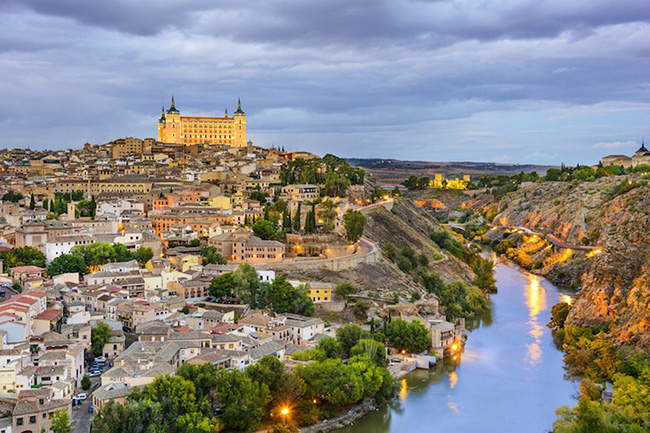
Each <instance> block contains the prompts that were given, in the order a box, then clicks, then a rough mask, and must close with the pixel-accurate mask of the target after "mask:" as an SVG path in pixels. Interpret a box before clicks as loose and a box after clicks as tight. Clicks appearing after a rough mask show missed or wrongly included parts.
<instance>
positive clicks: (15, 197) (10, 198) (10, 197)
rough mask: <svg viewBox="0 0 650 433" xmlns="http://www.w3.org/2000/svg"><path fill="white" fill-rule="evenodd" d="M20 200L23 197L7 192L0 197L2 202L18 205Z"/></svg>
mask: <svg viewBox="0 0 650 433" xmlns="http://www.w3.org/2000/svg"><path fill="white" fill-rule="evenodd" d="M22 199H23V195H22V194H21V193H19V192H15V191H8V192H6V193H5V194H4V195H3V196H2V201H3V202H7V201H10V202H12V203H18V202H19V201H20V200H22Z"/></svg>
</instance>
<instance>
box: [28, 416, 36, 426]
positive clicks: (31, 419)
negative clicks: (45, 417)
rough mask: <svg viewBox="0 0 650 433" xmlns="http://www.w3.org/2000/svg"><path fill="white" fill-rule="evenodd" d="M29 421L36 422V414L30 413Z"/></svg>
mask: <svg viewBox="0 0 650 433" xmlns="http://www.w3.org/2000/svg"><path fill="white" fill-rule="evenodd" d="M29 423H30V424H36V415H32V416H30V417H29Z"/></svg>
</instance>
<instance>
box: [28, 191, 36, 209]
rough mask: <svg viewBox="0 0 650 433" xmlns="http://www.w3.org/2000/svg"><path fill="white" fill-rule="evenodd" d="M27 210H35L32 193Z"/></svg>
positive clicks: (34, 200)
mask: <svg viewBox="0 0 650 433" xmlns="http://www.w3.org/2000/svg"><path fill="white" fill-rule="evenodd" d="M29 208H30V209H31V210H34V209H36V199H35V198H34V193H32V194H31V197H30V198H29Z"/></svg>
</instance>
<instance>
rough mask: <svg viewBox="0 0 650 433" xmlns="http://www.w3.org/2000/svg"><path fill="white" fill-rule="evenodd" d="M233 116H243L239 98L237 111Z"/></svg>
mask: <svg viewBox="0 0 650 433" xmlns="http://www.w3.org/2000/svg"><path fill="white" fill-rule="evenodd" d="M235 114H241V115H243V114H244V111H243V110H242V109H241V98H237V111H235Z"/></svg>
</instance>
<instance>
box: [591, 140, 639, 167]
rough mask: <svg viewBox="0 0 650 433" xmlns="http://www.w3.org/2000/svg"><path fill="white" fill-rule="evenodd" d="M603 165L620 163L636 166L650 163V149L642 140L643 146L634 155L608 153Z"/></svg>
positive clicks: (621, 164) (624, 165) (626, 165)
mask: <svg viewBox="0 0 650 433" xmlns="http://www.w3.org/2000/svg"><path fill="white" fill-rule="evenodd" d="M602 163H603V165H620V166H623V168H630V167H635V166H637V165H639V164H648V165H650V151H648V149H646V147H645V141H641V147H640V148H639V150H637V151H636V152H635V153H634V155H632V156H626V155H608V156H604V157H603V159H602Z"/></svg>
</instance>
